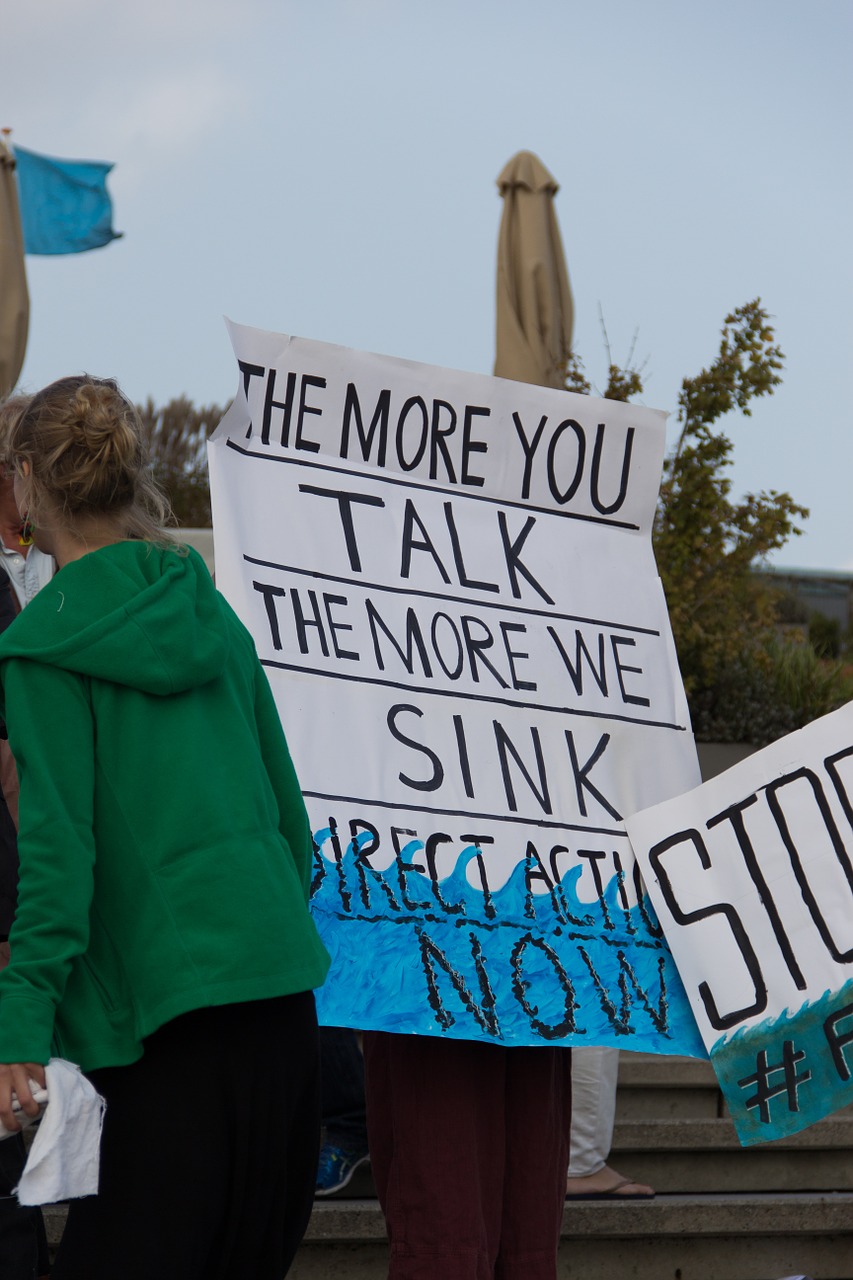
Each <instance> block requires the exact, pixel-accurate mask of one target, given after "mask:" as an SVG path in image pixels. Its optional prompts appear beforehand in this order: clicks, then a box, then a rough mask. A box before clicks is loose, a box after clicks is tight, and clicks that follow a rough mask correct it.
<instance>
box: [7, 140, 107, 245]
mask: <svg viewBox="0 0 853 1280" xmlns="http://www.w3.org/2000/svg"><path fill="white" fill-rule="evenodd" d="M15 160H16V164H17V170H18V203H19V205H20V209H21V226H22V228H23V232H24V252H25V253H40V254H47V253H82V252H83V251H84V249H98V248H99V247H100V246H101V245H104V244H109V242H110V241H111V240H116V239H118V236H119V235H120V234H121V233H120V232H115V231H113V228H112V220H113V206H112V201H111V200H110V197H109V194H108V192H107V174H108V173H109V172H110V170H111V169H112V167H113V166H112V165H111V164H102V163H100V162H99V161H97V160H55V159H54V158H53V157H52V156H40V155H37V154H36V152H34V151H25V150H24V148H23V147H15Z"/></svg>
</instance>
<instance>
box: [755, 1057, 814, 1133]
mask: <svg viewBox="0 0 853 1280" xmlns="http://www.w3.org/2000/svg"><path fill="white" fill-rule="evenodd" d="M805 1056H806V1055H805V1053H804V1052H803V1051H802V1050H800V1049H797V1050H795V1049H794V1042H793V1040H786V1041H785V1042H784V1043H783V1045H782V1061H781V1062H777V1063H776V1064H775V1065H774V1066H772V1067H770V1066H768V1065H767V1050H766V1049H762V1050H761V1052H760V1053H759V1054H758V1055H757V1056H756V1059H755V1075H752V1076H744V1078H743V1080H738V1084H739V1086H740V1087H741V1089H751V1088H752V1086H753V1085H755V1086H756V1089H755V1093H754V1094H753V1095H752V1097H751V1098H747V1099H746V1101H745V1103H744V1106H745V1107H746V1108H747V1110H749V1111H752V1110H754V1109H755V1108H756V1107H757V1108H758V1115H759V1119H760V1120H761V1123H762V1124H769V1123H770V1105H769V1104H770V1101H771V1099H772V1098H778V1097H779V1096H780V1094H783V1093H784V1094H785V1095H786V1096H787V1099H788V1110H789V1111H799V1109H800V1103H799V1099H798V1097H797V1086H798V1085H801V1084H805V1083H806V1081H807V1080H811V1078H812V1073H811V1071H808V1070H805V1071H801V1072H798V1071H797V1063H798V1062H802V1061H803V1059H804V1058H805ZM780 1073H781V1076H782V1078H781V1080H778V1081H777V1082H776V1083H775V1084H771V1077H772V1076H778V1075H779V1074H780Z"/></svg>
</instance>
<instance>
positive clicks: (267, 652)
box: [210, 325, 704, 1056]
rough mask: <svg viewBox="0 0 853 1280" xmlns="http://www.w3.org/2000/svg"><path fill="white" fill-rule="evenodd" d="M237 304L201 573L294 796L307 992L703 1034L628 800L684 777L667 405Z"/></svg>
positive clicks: (620, 1036)
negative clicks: (344, 335) (599, 396)
mask: <svg viewBox="0 0 853 1280" xmlns="http://www.w3.org/2000/svg"><path fill="white" fill-rule="evenodd" d="M230 331H231V337H232V342H233V345H234V350H235V354H236V356H237V362H238V367H239V370H240V375H239V392H238V395H237V397H236V399H235V402H234V404H233V406H232V408H231V409H230V410H229V412H228V414H227V415H226V417H225V419H224V420H223V422H222V424H221V425H220V427H219V429H218V430H217V432H216V434H215V436H214V437H213V440H212V442H211V447H210V474H211V492H212V498H213V510H214V538H215V552H216V567H217V582H218V585H219V586H220V587H221V589H222V590H223V591H224V592H225V594H226V595H227V596H228V597H229V599H230V600H231V602H232V604H233V605H234V607H235V609H236V610H237V612H238V614H239V615H240V616H241V617H242V619H243V620H244V622H245V623H246V625H247V626H248V627H249V629H250V630H251V632H252V633H253V635H254V637H255V640H256V644H257V647H258V651H259V654H260V657H261V661H262V662H263V663H264V665H265V667H266V669H267V672H268V674H269V676H270V682H271V685H272V688H273V692H274V694H275V696H276V700H277V703H278V707H279V711H280V714H281V717H282V721H283V723H284V726H285V730H286V733H287V736H288V741H289V743H290V746H291V751H292V754H293V757H294V761H295V764H296V768H297V772H298V774H299V778H300V782H301V784H302V787H303V793H304V795H305V799H306V804H307V806H308V811H309V816H310V818H311V822H312V828H313V832H314V840H315V844H316V847H317V851H316V859H315V868H316V870H315V876H314V884H313V889H312V910H313V913H314V916H315V919H316V920H317V923H318V925H319V927H320V930H321V933H322V935H323V939H324V941H325V943H326V945H327V946H328V948H329V950H330V952H331V954H332V961H333V963H332V970H331V973H330V977H329V979H328V981H327V983H326V985H325V987H324V988H323V989H322V991H321V992H320V993H319V1010H320V1014H321V1017H322V1019H323V1021H325V1022H326V1023H327V1024H331V1025H349V1026H355V1027H361V1028H365V1029H377V1030H392V1031H399V1032H413V1033H422V1034H444V1035H448V1036H455V1037H460V1038H465V1039H481V1040H486V1041H499V1042H500V1043H503V1044H536V1043H541V1042H543V1041H548V1042H551V1043H554V1042H558V1043H566V1044H570V1043H588V1044H616V1045H621V1046H622V1047H625V1048H628V1047H630V1048H635V1049H646V1050H651V1051H656V1052H661V1053H666V1052H669V1053H693V1054H700V1055H702V1056H704V1050H703V1048H702V1045H701V1041H700V1039H699V1037H698V1033H697V1031H696V1028H695V1024H694V1022H693V1018H692V1015H691V1014H690V1011H689V1007H688V1005H687V1002H686V999H685V997H684V993H683V990H682V987H681V983H680V981H679V978H678V974H677V971H676V969H675V966H674V964H673V962H672V957H671V955H670V954H669V950H668V948H667V946H666V943H665V941H664V940H663V938H662V936H661V932H660V929H659V926H658V925H657V922H656V921H655V919H654V917H653V913H651V912H650V910H649V907H648V903H647V900H645V899H644V897H643V894H642V892H638V889H640V881H639V877H638V876H637V874H636V867H635V864H634V862H633V859H632V856H631V852H630V845H629V842H628V839H627V835H626V832H625V827H624V822H623V815H624V814H625V813H628V812H631V811H632V810H634V809H637V808H639V807H641V806H643V805H645V804H649V803H653V802H655V801H656V800H659V799H663V798H665V797H667V796H670V795H673V794H677V793H679V792H680V791H683V790H684V789H685V788H686V787H689V786H692V785H695V783H696V782H697V781H698V769H697V765H696V757H695V750H694V747H693V742H692V737H691V734H690V731H689V725H688V717H687V709H686V704H685V700H684V696H683V691H682V688H681V684H680V679H679V676H678V670H677V666H676V663H675V658H674V651H673V645H672V640H671V636H670V631H669V624H668V618H667V611H666V606H665V603H664V598H663V593H662V590H661V587H660V583H659V580H658V578H657V574H656V571H655V567H654V561H653V556H652V552H651V546H650V528H651V521H652V516H653V512H654V507H655V501H656V495H657V487H658V482H659V477H660V466H661V459H662V455H663V447H664V416H663V415H662V414H660V413H658V412H656V411H653V410H648V409H643V408H637V407H635V406H630V405H625V404H619V403H616V402H613V401H599V400H594V399H592V398H589V397H586V396H576V395H571V394H569V393H568V392H560V391H554V390H549V389H545V388H540V387H534V386H528V385H525V384H521V383H514V382H508V381H505V380H502V379H496V378H489V377H485V376H481V375H473V374H463V373H456V372H452V371H449V370H445V369H437V368H432V367H430V366H427V365H419V364H415V363H412V362H409V361H403V360H394V359H390V358H387V357H381V356H374V355H367V354H364V353H359V352H354V351H350V350H346V349H344V348H340V347H333V346H329V345H326V344H322V343H316V342H308V341H305V340H301V339H296V338H288V337H284V336H281V335H277V334H269V333H263V332H261V331H258V330H254V329H248V328H244V327H240V326H236V325H232V326H230Z"/></svg>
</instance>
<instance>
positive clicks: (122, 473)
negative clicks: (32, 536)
mask: <svg viewBox="0 0 853 1280" xmlns="http://www.w3.org/2000/svg"><path fill="white" fill-rule="evenodd" d="M7 449H8V453H9V454H10V455H11V458H12V460H13V462H14V464H15V466H16V467H17V468H18V469H19V470H20V469H21V464H22V462H24V461H26V462H27V463H28V464H29V477H28V484H27V489H28V494H27V496H28V499H29V511H30V516H31V518H32V519H33V520H34V521H35V523H38V520H39V508H40V507H44V506H45V505H49V507H50V509H51V512H52V513H59V518H60V519H61V520H62V522H63V523H64V524H65V525H66V526H67V527H73V525H74V524H75V523H76V522H77V521H78V520H79V519H80V518H81V517H111V516H116V517H120V518H121V521H122V524H123V525H124V526H125V536H127V537H143V538H152V539H157V538H160V537H162V533H163V526H164V525H165V524H166V523H168V522H170V521H171V513H170V511H169V507H168V503H167V501H166V498H165V497H164V495H163V494H162V493H161V492H160V490H159V489H158V488H157V486H156V485H155V484H154V481H153V480H152V478H151V475H150V472H149V469H148V467H147V465H146V461H147V460H146V457H145V449H144V446H143V438H142V424H141V422H140V419H139V414H138V413H137V411H136V409H135V407H134V406H133V405H132V404H131V403H130V401H129V400H128V399H127V397H126V396H125V395H124V394H123V392H122V391H121V390H120V388H119V386H118V383H116V382H114V381H113V380H112V379H109V378H92V377H90V376H89V375H88V374H81V375H79V376H77V377H71V378H60V379H59V381H58V382H52V383H51V384H50V386H48V387H45V388H44V389H43V390H41V391H39V392H37V393H36V394H35V395H34V396H33V397H32V399H31V400H30V402H29V404H28V405H27V406H26V407H25V408H24V410H23V412H22V413H21V414H20V415H19V416H18V418H17V419H16V421H15V422H14V423H13V424H12V427H11V430H10V434H9V441H8V445H7Z"/></svg>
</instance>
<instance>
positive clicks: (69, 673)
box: [0, 376, 328, 1280]
mask: <svg viewBox="0 0 853 1280" xmlns="http://www.w3.org/2000/svg"><path fill="white" fill-rule="evenodd" d="M6 461H7V464H8V465H11V466H12V467H14V470H15V493H16V497H17V501H18V504H19V508H20V511H21V515H22V518H23V519H24V520H25V522H26V524H27V525H28V526H29V527H30V528H31V529H32V536H33V538H34V540H35V543H36V545H37V546H39V547H40V548H41V549H42V550H44V551H46V552H48V553H49V554H51V555H53V556H54V557H55V558H56V562H57V565H58V572H57V574H56V576H55V577H54V579H53V580H52V582H50V583H49V584H48V585H47V586H46V587H45V588H44V589H43V590H42V591H41V592H40V593H39V595H38V596H37V597H36V598H35V599H34V600H33V602H32V603H31V604H30V605H29V607H28V608H27V609H26V610H24V611H23V612H22V613H21V615H20V617H19V618H18V619H17V620H16V621H15V622H14V623H13V625H12V626H11V627H10V628H9V629H8V630H7V631H6V632H5V634H4V635H3V636H2V638H0V683H2V700H3V704H4V713H5V718H6V721H7V725H8V730H9V738H10V743H11V745H12V748H13V750H14V753H15V756H16V759H17V761H18V766H19V772H20V778H21V794H20V833H19V853H20V863H21V871H20V884H19V897H18V912H17V917H16V920H15V924H14V927H13V930H12V935H11V940H10V941H11V964H10V965H9V967H8V968H7V969H6V970H5V971H4V972H3V973H2V975H0V1120H2V1121H3V1123H4V1124H6V1125H7V1127H10V1128H14V1127H15V1125H16V1122H15V1120H14V1118H13V1115H12V1111H11V1100H12V1094H13V1093H14V1094H16V1095H17V1097H18V1099H19V1100H20V1102H21V1104H22V1106H23V1108H24V1110H25V1111H27V1112H32V1109H33V1105H34V1104H33V1103H32V1099H31V1094H30V1088H29V1083H28V1081H29V1080H31V1079H32V1080H35V1081H37V1082H39V1083H42V1082H43V1080H44V1064H46V1063H47V1061H48V1058H49V1057H50V1055H51V1054H55V1055H57V1056H61V1057H63V1058H67V1059H70V1060H71V1061H73V1062H75V1063H77V1064H79V1065H80V1067H81V1068H82V1069H83V1071H84V1072H85V1073H86V1074H87V1075H88V1076H89V1077H90V1079H91V1080H92V1081H93V1082H94V1084H95V1086H96V1087H97V1089H98V1091H99V1092H100V1093H101V1094H103V1096H104V1097H105V1098H106V1100H107V1114H106V1120H105V1124H104V1131H103V1141H102V1150H101V1179H100V1191H99V1194H98V1196H96V1197H90V1198H88V1199H84V1200H78V1201H74V1202H72V1205H71V1209H70V1212H69V1218H68V1225H67V1228H66V1232H65V1237H64V1239H63V1243H62V1246H61V1249H60V1253H59V1257H58V1260H57V1265H56V1269H55V1272H54V1276H55V1277H56V1280H71V1278H72V1277H73V1278H75V1280H76V1278H77V1277H84V1276H85V1277H86V1280H99V1278H100V1277H104V1278H105V1280H106V1277H111V1278H112V1277H115V1276H117V1275H121V1276H122V1277H123V1280H134V1278H135V1277H139V1280H143V1277H144V1280H150V1277H151V1276H157V1277H158V1280H171V1278H172V1277H174V1280H178V1278H180V1280H191V1278H193V1277H197V1278H198V1280H202V1277H204V1280H208V1278H213V1277H222V1280H225V1278H226V1277H227V1280H240V1278H242V1277H245V1278H246V1280H265V1278H266V1277H269V1280H280V1277H281V1276H282V1275H283V1274H284V1272H285V1271H286V1269H287V1267H288V1265H289V1263H290V1261H291V1259H292V1257H293V1254H294V1252H295V1249H296V1247H297V1245H298V1242H299V1240H300V1238H301V1235H302V1233H303V1231H304V1229H305V1225H306V1224H307V1220H308V1216H309V1215H310V1210H311V1201H312V1195H313V1187H314V1174H315V1165H316V1155H317V1142H318V1127H319V1121H318V1104H317V1061H316V1059H317V1048H316V1020H315V1016H314V1007H313V996H312V994H311V992H312V989H313V988H314V987H316V986H318V985H320V983H321V982H322V981H323V979H324V977H325V974H326V969H327V966H328V958H327V956H326V953H325V951H324V949H323V946H322V944H321V942H320V940H319V937H318V936H317V933H316V930H315V928H314V925H313V923H312V921H311V918H310V916H309V914H308V909H307V898H308V889H309V879H310V864H311V852H312V850H311V838H310V832H309V827H308V820H307V816H306V813H305V808H304V805H303V803H302V797H301V794H300V791H299V786H298V783H297V780H296V776H295V773H294V770H293V765H292V763H291V760H290V756H289V753H288V750H287V745H286V742H285V739H284V735H283V732H282V729H281V725H280V721H279V717H278V713H277V710H276V706H275V704H274V702H273V698H272V695H271V693H270V689H269V685H268V683H267V680H266V676H265V674H264V671H263V669H262V668H261V666H260V663H259V662H258V659H257V655H256V653H255V650H254V646H253V643H252V640H251V638H250V637H249V634H248V632H247V631H246V629H245V628H244V627H243V626H242V624H241V623H240V622H239V620H238V619H237V617H236V615H235V614H234V613H233V611H232V610H231V609H230V607H229V606H228V604H227V603H226V602H225V600H224V599H223V597H222V596H221V595H220V594H219V593H218V592H217V591H216V590H215V588H214V586H213V584H212V582H211V579H210V575H209V574H208V572H207V570H206V568H205V566H204V563H203V561H202V560H201V559H200V557H198V556H197V555H196V554H195V553H194V552H193V551H191V550H188V549H187V548H185V547H181V546H180V545H178V544H177V543H175V542H174V541H173V540H172V539H171V538H170V537H169V535H168V534H166V533H165V532H164V531H163V524H164V521H165V518H166V509H165V504H164V502H163V499H162V497H161V496H160V495H159V493H158V492H157V491H156V490H155V489H154V487H153V485H152V483H151V480H150V478H149V475H148V471H147V468H146V459H145V456H144V451H143V448H142V444H141V436H140V424H139V420H138V417H137V415H136V412H135V410H134V409H133V407H132V406H131V405H130V403H129V402H128V401H127V400H126V399H125V397H124V396H123V395H122V393H121V392H120V391H119V389H118V387H117V386H116V384H115V383H114V382H111V381H102V380H99V379H94V378H90V377H87V376H82V377H74V378H65V379H62V380H61V381H59V382H56V383H53V384H52V385H51V386H49V387H47V388H45V389H44V390H43V391H41V392H39V393H38V394H37V395H35V396H34V397H33V399H32V401H31V403H30V405H29V406H28V408H27V409H26V410H25V411H24V412H23V413H22V415H21V417H20V418H19V419H18V421H17V423H16V424H15V426H14V428H13V430H12V433H11V442H10V447H9V457H8V459H7V460H6Z"/></svg>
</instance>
